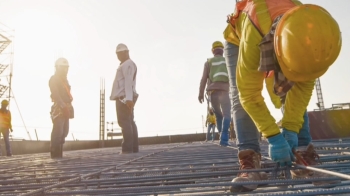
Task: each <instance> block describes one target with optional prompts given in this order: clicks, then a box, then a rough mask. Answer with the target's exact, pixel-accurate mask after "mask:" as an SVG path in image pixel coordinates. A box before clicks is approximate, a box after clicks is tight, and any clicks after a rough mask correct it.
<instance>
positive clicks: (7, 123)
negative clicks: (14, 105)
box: [0, 110, 11, 129]
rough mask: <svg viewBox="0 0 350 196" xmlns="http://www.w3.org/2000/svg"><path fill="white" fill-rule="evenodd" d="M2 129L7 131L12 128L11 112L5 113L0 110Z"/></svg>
mask: <svg viewBox="0 0 350 196" xmlns="http://www.w3.org/2000/svg"><path fill="white" fill-rule="evenodd" d="M0 127H1V128H6V129H9V128H11V112H10V111H9V110H6V111H5V112H3V111H1V110H0Z"/></svg>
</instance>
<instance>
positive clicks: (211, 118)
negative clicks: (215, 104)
mask: <svg viewBox="0 0 350 196" xmlns="http://www.w3.org/2000/svg"><path fill="white" fill-rule="evenodd" d="M207 120H208V122H209V123H210V124H216V116H215V114H213V115H211V114H208V117H207Z"/></svg>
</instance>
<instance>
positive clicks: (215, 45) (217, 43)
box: [211, 41, 224, 50]
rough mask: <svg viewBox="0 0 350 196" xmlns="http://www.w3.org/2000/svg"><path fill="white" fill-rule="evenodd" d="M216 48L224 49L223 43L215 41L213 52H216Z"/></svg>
mask: <svg viewBox="0 0 350 196" xmlns="http://www.w3.org/2000/svg"><path fill="white" fill-rule="evenodd" d="M215 48H224V45H223V44H222V42H221V41H215V42H214V43H213V45H212V48H211V49H212V50H214V49H215Z"/></svg>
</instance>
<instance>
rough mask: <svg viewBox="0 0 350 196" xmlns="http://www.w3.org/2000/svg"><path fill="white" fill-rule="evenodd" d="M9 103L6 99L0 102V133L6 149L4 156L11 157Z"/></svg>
mask: <svg viewBox="0 0 350 196" xmlns="http://www.w3.org/2000/svg"><path fill="white" fill-rule="evenodd" d="M8 105H9V101H7V100H6V99H4V100H2V101H1V108H0V133H1V134H2V137H3V138H4V142H5V147H6V156H8V157H10V156H12V151H11V145H10V131H11V132H13V129H12V124H11V112H10V110H8V109H7V106H8ZM0 154H1V150H0Z"/></svg>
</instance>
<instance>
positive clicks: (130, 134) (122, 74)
mask: <svg viewBox="0 0 350 196" xmlns="http://www.w3.org/2000/svg"><path fill="white" fill-rule="evenodd" d="M116 54H117V57H118V59H119V61H120V65H119V67H118V69H117V73H116V76H115V79H114V82H113V88H112V93H111V96H110V100H115V103H116V110H117V119H118V124H119V126H120V127H121V129H122V133H123V142H122V154H128V153H137V152H138V151H139V142H138V131H137V126H136V124H135V121H134V106H135V103H136V101H137V98H138V94H137V92H136V73H137V67H136V64H135V63H134V62H133V61H132V60H131V59H130V56H129V49H128V48H127V46H126V45H125V44H122V43H121V44H118V46H117V50H116Z"/></svg>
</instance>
